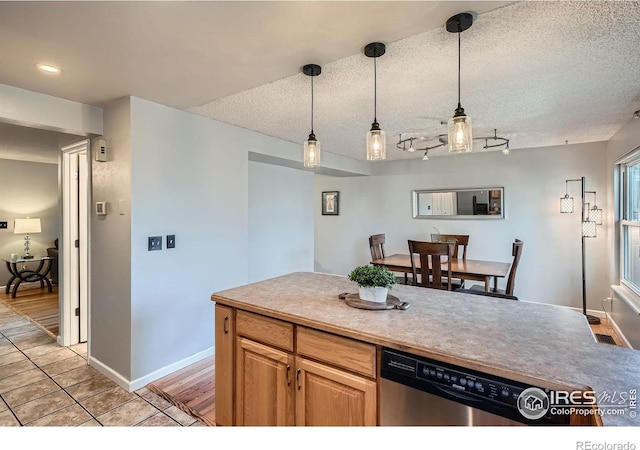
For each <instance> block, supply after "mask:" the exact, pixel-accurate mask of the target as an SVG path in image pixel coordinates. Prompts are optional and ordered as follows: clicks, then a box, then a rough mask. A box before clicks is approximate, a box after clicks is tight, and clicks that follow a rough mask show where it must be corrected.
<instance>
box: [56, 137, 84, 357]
mask: <svg viewBox="0 0 640 450" xmlns="http://www.w3.org/2000/svg"><path fill="white" fill-rule="evenodd" d="M61 151H62V170H61V172H62V182H61V185H62V237H61V239H60V241H61V246H60V263H59V267H60V269H61V276H60V339H61V342H60V343H61V344H62V345H65V346H66V345H73V344H77V343H79V342H85V341H86V340H87V338H88V304H89V301H88V292H89V290H88V277H89V268H88V261H89V258H88V245H87V244H88V234H89V233H88V222H89V217H88V215H89V160H88V158H87V154H88V151H89V140H88V139H85V140H82V141H79V142H76V143H74V144H71V145H67V146H65V147H63V148H62V149H61Z"/></svg>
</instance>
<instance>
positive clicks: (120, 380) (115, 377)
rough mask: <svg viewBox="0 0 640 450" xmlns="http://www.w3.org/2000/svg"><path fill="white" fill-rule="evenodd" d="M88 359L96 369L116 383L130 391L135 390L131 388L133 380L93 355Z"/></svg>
mask: <svg viewBox="0 0 640 450" xmlns="http://www.w3.org/2000/svg"><path fill="white" fill-rule="evenodd" d="M88 361H89V365H90V366H91V367H93V368H94V369H96V370H97V371H98V372H100V373H101V374H102V375H104V376H105V377H107V378H109V379H110V380H111V381H113V382H114V383H115V384H117V385H118V386H120V387H121V388H123V389H126V390H127V391H129V392H133V389H130V385H131V382H130V381H129V380H128V379H126V378H125V377H123V376H122V375H120V374H119V373H118V372H116V371H115V370H113V369H112V368H111V367H109V366H107V365H106V364H104V363H103V362H102V361H100V360H99V359H97V358H94V357H93V356H90V357H89V359H88Z"/></svg>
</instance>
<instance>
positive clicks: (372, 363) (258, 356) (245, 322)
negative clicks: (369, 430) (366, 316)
mask: <svg viewBox="0 0 640 450" xmlns="http://www.w3.org/2000/svg"><path fill="white" fill-rule="evenodd" d="M218 308H220V309H218ZM230 310H231V311H230ZM234 313H235V316H234ZM225 317H229V319H225ZM233 317H235V322H234V321H233ZM225 324H227V325H226V328H224V327H225ZM234 325H235V326H234ZM219 328H220V329H219ZM225 329H226V330H229V331H230V330H231V329H233V331H230V332H231V333H232V334H233V337H232V339H231V340H230V339H229V332H226V333H225V332H224V330H225ZM219 337H220V338H221V340H219ZM218 352H221V356H220V358H219V357H218ZM229 355H231V357H229ZM219 364H226V365H224V366H221V365H219ZM230 367H231V369H230ZM219 373H220V374H221V375H222V381H221V382H220V384H219V383H218V381H219V379H218V377H219ZM229 376H231V377H232V378H231V380H232V382H231V383H229V381H228V377H229ZM376 377H377V371H376V347H375V346H374V345H371V344H366V343H363V342H359V341H357V340H355V339H350V338H345V337H342V336H336V335H333V334H330V333H326V332H323V331H319V330H315V329H312V328H308V327H302V326H297V325H294V324H292V323H289V322H286V321H282V320H277V319H272V318H269V317H265V316H261V315H259V314H254V313H249V312H246V311H242V310H235V309H233V308H228V307H226V306H219V305H216V423H218V424H220V425H247V426H259V425H267V426H273V425H285V426H291V425H314V426H342V425H344V426H352V425H376V424H377V417H378V413H377V380H376ZM219 389H225V397H224V399H223V404H222V405H220V406H221V407H222V408H223V410H219V409H218V408H219V405H218V402H219V398H220V397H219V396H220V394H221V391H219ZM229 403H231V407H230V406H229ZM219 412H222V415H220V414H219Z"/></svg>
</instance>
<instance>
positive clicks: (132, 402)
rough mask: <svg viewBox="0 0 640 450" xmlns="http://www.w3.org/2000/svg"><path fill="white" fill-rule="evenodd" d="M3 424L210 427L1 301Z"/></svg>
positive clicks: (0, 421)
mask: <svg viewBox="0 0 640 450" xmlns="http://www.w3.org/2000/svg"><path fill="white" fill-rule="evenodd" d="M0 426H119V427H130V426H162V427H166V426H206V425H205V424H204V423H202V422H200V421H199V420H197V419H195V418H194V417H192V416H190V415H188V414H186V413H185V412H183V411H182V410H180V409H179V408H177V407H176V406H173V405H172V404H171V403H169V402H167V401H166V400H164V399H163V398H161V397H159V396H158V395H156V394H154V393H153V392H151V391H149V390H148V389H147V388H142V389H139V390H137V391H135V392H132V393H129V392H127V391H126V390H125V389H122V388H121V387H119V386H118V385H116V384H115V383H114V382H113V381H111V380H109V379H108V378H106V377H105V376H104V375H102V374H100V373H99V372H98V371H96V370H95V369H94V368H93V367H90V366H89V365H87V345H86V344H78V345H74V346H71V347H60V346H59V345H58V344H57V343H56V341H55V339H53V338H52V337H50V336H49V335H48V334H47V333H45V332H44V331H42V330H41V329H40V328H38V327H37V326H35V325H34V324H33V323H31V322H29V321H27V320H25V319H24V318H22V317H21V316H19V315H18V314H16V313H14V312H13V311H12V310H11V309H9V308H7V307H6V306H4V305H2V304H0Z"/></svg>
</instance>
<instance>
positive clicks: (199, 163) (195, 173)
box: [131, 98, 254, 380]
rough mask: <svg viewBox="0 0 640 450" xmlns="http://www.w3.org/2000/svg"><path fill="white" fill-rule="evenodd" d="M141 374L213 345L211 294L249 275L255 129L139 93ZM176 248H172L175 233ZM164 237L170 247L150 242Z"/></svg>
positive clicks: (135, 159) (135, 299)
mask: <svg viewBox="0 0 640 450" xmlns="http://www.w3.org/2000/svg"><path fill="white" fill-rule="evenodd" d="M131 130H132V133H131V136H132V138H131V147H132V163H131V214H132V215H131V217H132V221H131V324H132V327H131V361H132V370H131V372H132V374H131V376H132V379H133V380H135V379H138V378H140V377H143V376H146V375H148V374H150V373H152V372H154V371H156V370H158V369H161V368H162V367H165V366H167V365H169V364H173V363H175V362H176V361H180V360H183V359H185V358H188V357H190V356H192V355H194V354H196V353H198V352H202V351H205V350H207V349H210V350H212V349H213V344H214V328H213V317H214V314H213V311H214V308H213V303H212V302H211V294H212V293H214V292H216V291H218V290H221V289H226V288H229V287H232V286H236V285H240V284H244V283H246V282H247V235H248V232H247V226H248V225H247V222H248V219H247V209H248V207H247V199H248V182H247V164H248V159H247V152H248V149H249V147H250V145H251V143H252V138H253V137H254V136H253V135H254V133H250V132H248V131H246V130H242V129H240V128H237V127H232V126H229V125H225V124H221V123H219V122H214V121H212V120H209V119H205V118H202V117H199V116H196V115H194V114H189V113H185V112H183V111H180V110H177V109H173V108H168V107H165V106H162V105H159V104H156V103H152V102H148V101H145V100H141V99H138V98H132V108H131ZM168 234H174V235H175V236H176V247H175V248H174V249H167V248H166V236H167V235H168ZM148 236H163V250H162V251H153V252H150V251H148V250H147V238H148Z"/></svg>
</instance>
